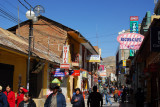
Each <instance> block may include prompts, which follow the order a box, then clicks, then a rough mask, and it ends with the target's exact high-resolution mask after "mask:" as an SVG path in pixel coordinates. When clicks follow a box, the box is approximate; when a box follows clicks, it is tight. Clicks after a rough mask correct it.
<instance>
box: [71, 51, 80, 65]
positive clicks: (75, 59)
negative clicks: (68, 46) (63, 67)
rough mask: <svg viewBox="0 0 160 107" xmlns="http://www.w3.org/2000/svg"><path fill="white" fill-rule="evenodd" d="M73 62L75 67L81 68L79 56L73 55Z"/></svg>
mask: <svg viewBox="0 0 160 107" xmlns="http://www.w3.org/2000/svg"><path fill="white" fill-rule="evenodd" d="M71 60H72V66H73V67H79V54H73V55H72V57H71Z"/></svg>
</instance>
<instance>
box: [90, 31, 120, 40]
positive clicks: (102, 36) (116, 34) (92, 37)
mask: <svg viewBox="0 0 160 107" xmlns="http://www.w3.org/2000/svg"><path fill="white" fill-rule="evenodd" d="M113 35H117V32H116V33H113V34H107V35H105V36H100V38H101V37H106V36H113ZM95 38H97V37H96V36H95V37H90V38H87V39H95Z"/></svg>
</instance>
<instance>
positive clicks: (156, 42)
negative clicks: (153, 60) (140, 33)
mask: <svg viewBox="0 0 160 107" xmlns="http://www.w3.org/2000/svg"><path fill="white" fill-rule="evenodd" d="M150 36H151V39H150V40H151V44H150V45H151V51H152V52H160V27H152V28H151V34H150Z"/></svg>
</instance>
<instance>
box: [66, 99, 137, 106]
mask: <svg viewBox="0 0 160 107" xmlns="http://www.w3.org/2000/svg"><path fill="white" fill-rule="evenodd" d="M111 101H112V103H113V104H112V106H111V105H110V104H108V105H105V99H103V104H104V105H103V107H135V105H133V104H129V103H118V102H114V99H113V98H111ZM67 107H72V104H71V103H67ZM85 107H87V99H85Z"/></svg>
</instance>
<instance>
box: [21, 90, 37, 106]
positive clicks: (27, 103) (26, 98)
mask: <svg viewBox="0 0 160 107" xmlns="http://www.w3.org/2000/svg"><path fill="white" fill-rule="evenodd" d="M18 107H36V103H35V102H34V101H33V100H32V99H31V96H30V95H29V93H25V94H24V100H23V101H22V102H21V103H20V104H19V106H18Z"/></svg>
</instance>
